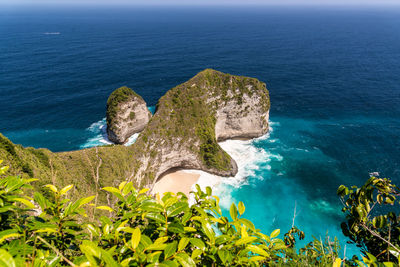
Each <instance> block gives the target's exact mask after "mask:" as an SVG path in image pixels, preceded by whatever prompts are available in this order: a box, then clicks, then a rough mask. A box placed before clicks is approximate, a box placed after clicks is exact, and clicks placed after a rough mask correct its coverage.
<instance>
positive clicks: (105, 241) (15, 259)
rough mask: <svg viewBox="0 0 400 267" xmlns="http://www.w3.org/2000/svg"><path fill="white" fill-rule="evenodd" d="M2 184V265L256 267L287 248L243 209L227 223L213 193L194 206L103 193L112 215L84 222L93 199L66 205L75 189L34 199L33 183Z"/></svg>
mask: <svg viewBox="0 0 400 267" xmlns="http://www.w3.org/2000/svg"><path fill="white" fill-rule="evenodd" d="M1 170H2V173H1V174H3V173H4V171H6V168H4V167H3V168H2V169H1ZM1 174H0V175H1ZM0 181H1V182H0V199H1V201H0V206H1V207H0V215H1V231H0V266H24V265H27V266H57V265H71V266H203V265H205V266H259V265H262V264H267V263H268V262H272V261H277V260H278V258H279V254H281V253H282V252H283V251H284V250H285V249H286V245H285V243H284V241H282V240H280V239H278V238H276V237H277V236H278V234H279V230H275V231H273V232H272V233H271V234H270V235H269V236H268V235H265V234H263V233H261V232H260V231H259V230H257V229H256V228H255V226H254V225H253V223H251V222H250V221H249V220H246V219H245V218H242V214H243V213H244V211H245V206H244V204H243V203H241V202H240V203H239V205H238V206H236V205H234V204H232V206H231V209H230V216H231V220H229V219H228V218H227V217H224V216H223V215H222V213H221V208H220V207H219V205H218V197H215V196H212V191H211V188H207V190H206V192H202V191H201V190H200V189H198V192H197V193H196V194H195V203H194V204H193V205H189V203H188V199H187V197H186V196H185V195H184V194H181V193H179V194H178V195H174V194H172V193H167V194H165V195H164V196H163V197H162V198H161V197H159V196H157V197H156V198H153V197H151V196H149V195H147V194H146V192H147V189H144V190H140V191H137V190H136V189H135V188H134V187H133V185H132V183H130V182H129V183H127V182H123V183H121V184H120V186H119V187H118V188H114V187H105V188H103V190H105V191H107V192H109V193H110V194H112V195H113V196H114V197H115V198H116V199H117V200H118V201H117V202H116V204H115V205H113V206H111V207H109V206H99V207H96V208H97V209H99V210H104V211H106V212H108V213H110V216H101V217H100V218H99V221H93V222H87V221H86V220H87V217H85V215H86V209H90V206H88V205H89V203H90V202H91V201H92V200H93V199H94V197H93V196H92V197H86V198H81V199H78V200H76V201H71V200H69V199H68V198H67V196H68V194H70V193H69V192H70V191H69V190H71V189H72V188H73V186H72V185H69V186H66V187H64V188H63V189H61V190H59V189H57V188H56V187H55V186H53V185H46V188H47V189H48V190H49V192H50V193H51V195H50V198H47V197H45V196H44V195H42V194H40V193H38V192H35V193H34V197H33V198H29V197H27V196H26V195H25V193H24V191H25V189H32V188H31V187H30V186H29V184H30V183H31V182H33V181H34V180H33V179H31V180H25V179H21V178H19V177H4V178H2V179H1V180H0ZM85 208H86V209H85Z"/></svg>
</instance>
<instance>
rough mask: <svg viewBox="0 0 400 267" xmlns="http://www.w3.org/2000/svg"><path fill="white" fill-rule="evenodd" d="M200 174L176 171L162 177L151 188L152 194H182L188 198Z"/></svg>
mask: <svg viewBox="0 0 400 267" xmlns="http://www.w3.org/2000/svg"><path fill="white" fill-rule="evenodd" d="M199 178H200V174H197V173H190V172H185V171H176V172H171V173H168V174H167V175H165V176H163V177H162V178H161V179H160V180H159V181H158V182H157V183H156V184H155V185H154V187H153V190H152V193H153V194H156V193H159V194H160V196H162V195H163V194H164V193H165V192H173V193H178V192H183V193H185V194H186V195H187V196H189V192H190V191H191V190H192V186H193V185H194V184H196V183H197V181H198V180H199Z"/></svg>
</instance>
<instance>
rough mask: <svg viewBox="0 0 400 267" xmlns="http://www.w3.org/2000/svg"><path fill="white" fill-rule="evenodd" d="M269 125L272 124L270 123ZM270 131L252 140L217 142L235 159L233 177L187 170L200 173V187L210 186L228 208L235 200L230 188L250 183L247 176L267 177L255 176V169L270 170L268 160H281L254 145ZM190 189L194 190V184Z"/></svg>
mask: <svg viewBox="0 0 400 267" xmlns="http://www.w3.org/2000/svg"><path fill="white" fill-rule="evenodd" d="M271 125H273V124H272V123H271ZM272 131H273V129H272V128H271V127H270V131H269V133H268V134H266V135H263V136H261V137H259V138H256V139H253V140H247V141H242V140H227V141H224V142H220V143H219V145H220V146H221V147H222V148H223V149H224V150H225V151H226V152H227V153H228V154H229V155H230V156H231V157H232V158H233V159H234V160H235V161H236V163H237V165H238V173H237V174H236V175H235V177H227V178H225V177H220V176H217V175H212V174H209V173H207V172H203V171H198V170H187V171H188V172H191V173H198V174H200V178H199V180H198V182H197V183H198V184H199V185H200V187H201V189H202V190H205V188H206V187H207V186H210V187H211V188H212V189H213V192H214V194H216V195H217V196H219V197H220V205H221V206H222V207H224V208H228V207H229V206H230V204H231V203H232V202H236V201H235V199H233V197H232V195H231V192H230V191H231V190H232V188H239V187H241V186H243V185H245V184H248V183H250V182H251V181H250V180H249V177H252V179H254V178H255V179H265V178H268V177H265V176H264V177H261V176H257V175H256V171H257V170H258V169H259V168H260V167H262V168H264V169H267V170H270V169H271V166H270V165H269V162H270V161H271V159H273V158H275V159H277V160H279V161H280V160H282V156H281V155H279V154H271V153H269V152H267V151H266V150H265V149H263V148H260V147H257V146H256V145H255V144H256V143H257V142H258V141H262V140H266V139H268V138H269V135H270V133H271V132H272ZM192 190H193V191H195V186H194V185H193V187H192Z"/></svg>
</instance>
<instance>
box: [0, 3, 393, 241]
mask: <svg viewBox="0 0 400 267" xmlns="http://www.w3.org/2000/svg"><path fill="white" fill-rule="evenodd" d="M204 68H215V69H217V70H221V71H224V72H228V73H232V74H240V75H246V76H253V77H256V78H259V79H260V80H262V81H264V82H266V83H267V87H268V89H269V91H270V95H271V114H270V115H271V121H272V123H271V128H272V132H271V133H270V135H269V137H265V138H261V139H258V140H255V141H253V142H251V143H250V144H247V145H246V146H242V147H241V148H240V149H242V152H243V154H245V153H246V152H248V153H253V150H254V151H256V152H255V153H253V154H252V156H253V159H254V160H253V162H252V164H250V165H247V166H246V167H245V168H246V172H245V173H246V176H247V177H248V178H247V180H246V182H242V183H240V184H235V185H224V188H223V190H226V191H227V192H228V193H229V194H227V195H228V196H229V198H228V200H234V201H239V200H242V201H244V202H245V204H246V214H247V217H248V218H250V219H252V220H254V221H255V223H256V226H257V227H259V228H260V229H262V230H263V231H265V232H267V233H268V232H269V231H271V230H272V229H274V228H277V227H280V228H281V229H282V232H285V231H287V230H288V229H289V228H290V226H291V224H292V216H293V209H294V206H295V203H296V207H297V211H298V212H299V214H298V216H297V217H296V225H298V226H299V227H300V228H301V229H303V230H305V232H306V235H307V236H308V237H309V238H311V235H312V234H314V235H315V236H317V237H318V236H324V235H325V233H326V231H329V234H330V235H331V236H335V235H336V236H338V237H339V238H340V239H341V240H343V242H342V243H344V241H345V240H344V237H343V236H342V235H341V232H340V228H339V225H340V222H341V220H342V217H341V214H340V203H339V201H338V198H337V196H336V189H337V187H338V186H339V185H340V184H346V185H352V184H356V185H361V184H362V183H363V181H365V180H366V179H367V178H368V173H369V172H371V171H378V172H380V174H381V176H385V177H390V178H392V179H393V180H394V181H396V182H397V183H399V184H400V8H374V7H369V8H350V7H347V8H340V7H336V8H322V7H319V8H317V7H302V8H300V7H262V8H255V7H253V8H244V7H241V8H226V7H214V8H189V7H187V8H177V7H174V8H172V7H170V8H160V7H153V8H145V7H141V8H133V7H129V8H105V7H103V8H93V7H79V8H78V7H63V8H61V7H58V8H46V7H41V8H39V7H34V8H27V7H22V6H19V7H3V8H0V95H1V97H0V132H2V133H3V134H5V135H6V136H7V137H9V138H10V139H11V140H12V141H13V142H15V143H20V144H23V145H24V146H33V147H47V148H49V149H51V150H53V151H65V150H74V149H79V148H81V147H87V146H91V145H95V144H99V143H100V142H99V140H101V139H102V136H101V128H102V127H103V126H104V121H102V120H103V118H104V117H105V104H106V100H107V97H108V95H109V94H110V93H111V92H112V91H113V90H114V89H115V88H117V87H120V86H123V85H127V86H129V87H131V88H133V89H134V90H135V91H136V92H137V93H139V94H140V95H142V96H143V97H144V99H145V100H146V101H147V103H148V104H149V106H154V105H155V104H156V102H157V100H158V98H159V97H160V96H162V95H163V94H164V93H165V92H166V91H167V90H169V89H170V88H172V87H174V86H175V85H177V84H179V83H182V82H184V81H186V80H188V79H189V78H190V77H192V76H194V75H195V74H196V73H197V72H199V71H201V70H202V69H204ZM243 149H244V150H243ZM250 158H251V157H250Z"/></svg>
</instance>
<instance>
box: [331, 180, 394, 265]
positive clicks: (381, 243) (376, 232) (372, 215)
mask: <svg viewBox="0 0 400 267" xmlns="http://www.w3.org/2000/svg"><path fill="white" fill-rule="evenodd" d="M337 193H338V195H339V196H340V198H341V200H342V203H343V205H344V207H343V209H342V211H343V212H344V213H345V214H346V221H345V222H343V223H342V224H341V226H342V230H343V233H344V235H346V236H348V237H349V238H350V239H351V240H352V241H353V242H354V243H355V244H356V245H357V246H358V247H360V248H361V251H362V252H363V254H364V255H365V256H366V257H365V258H364V262H366V263H369V264H374V263H375V262H378V261H379V262H384V261H386V262H397V263H398V262H399V261H398V258H399V256H400V219H399V216H398V215H397V214H396V212H398V211H399V203H400V202H399V201H397V200H396V198H397V197H398V196H399V195H400V189H399V188H398V187H397V186H396V185H394V184H392V182H391V180H389V179H387V178H376V177H371V178H370V179H368V180H367V182H366V183H365V184H364V185H363V186H362V187H360V188H359V187H357V186H352V187H351V188H348V187H346V186H344V185H341V186H340V187H339V189H338V191H337ZM387 266H391V265H387Z"/></svg>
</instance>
